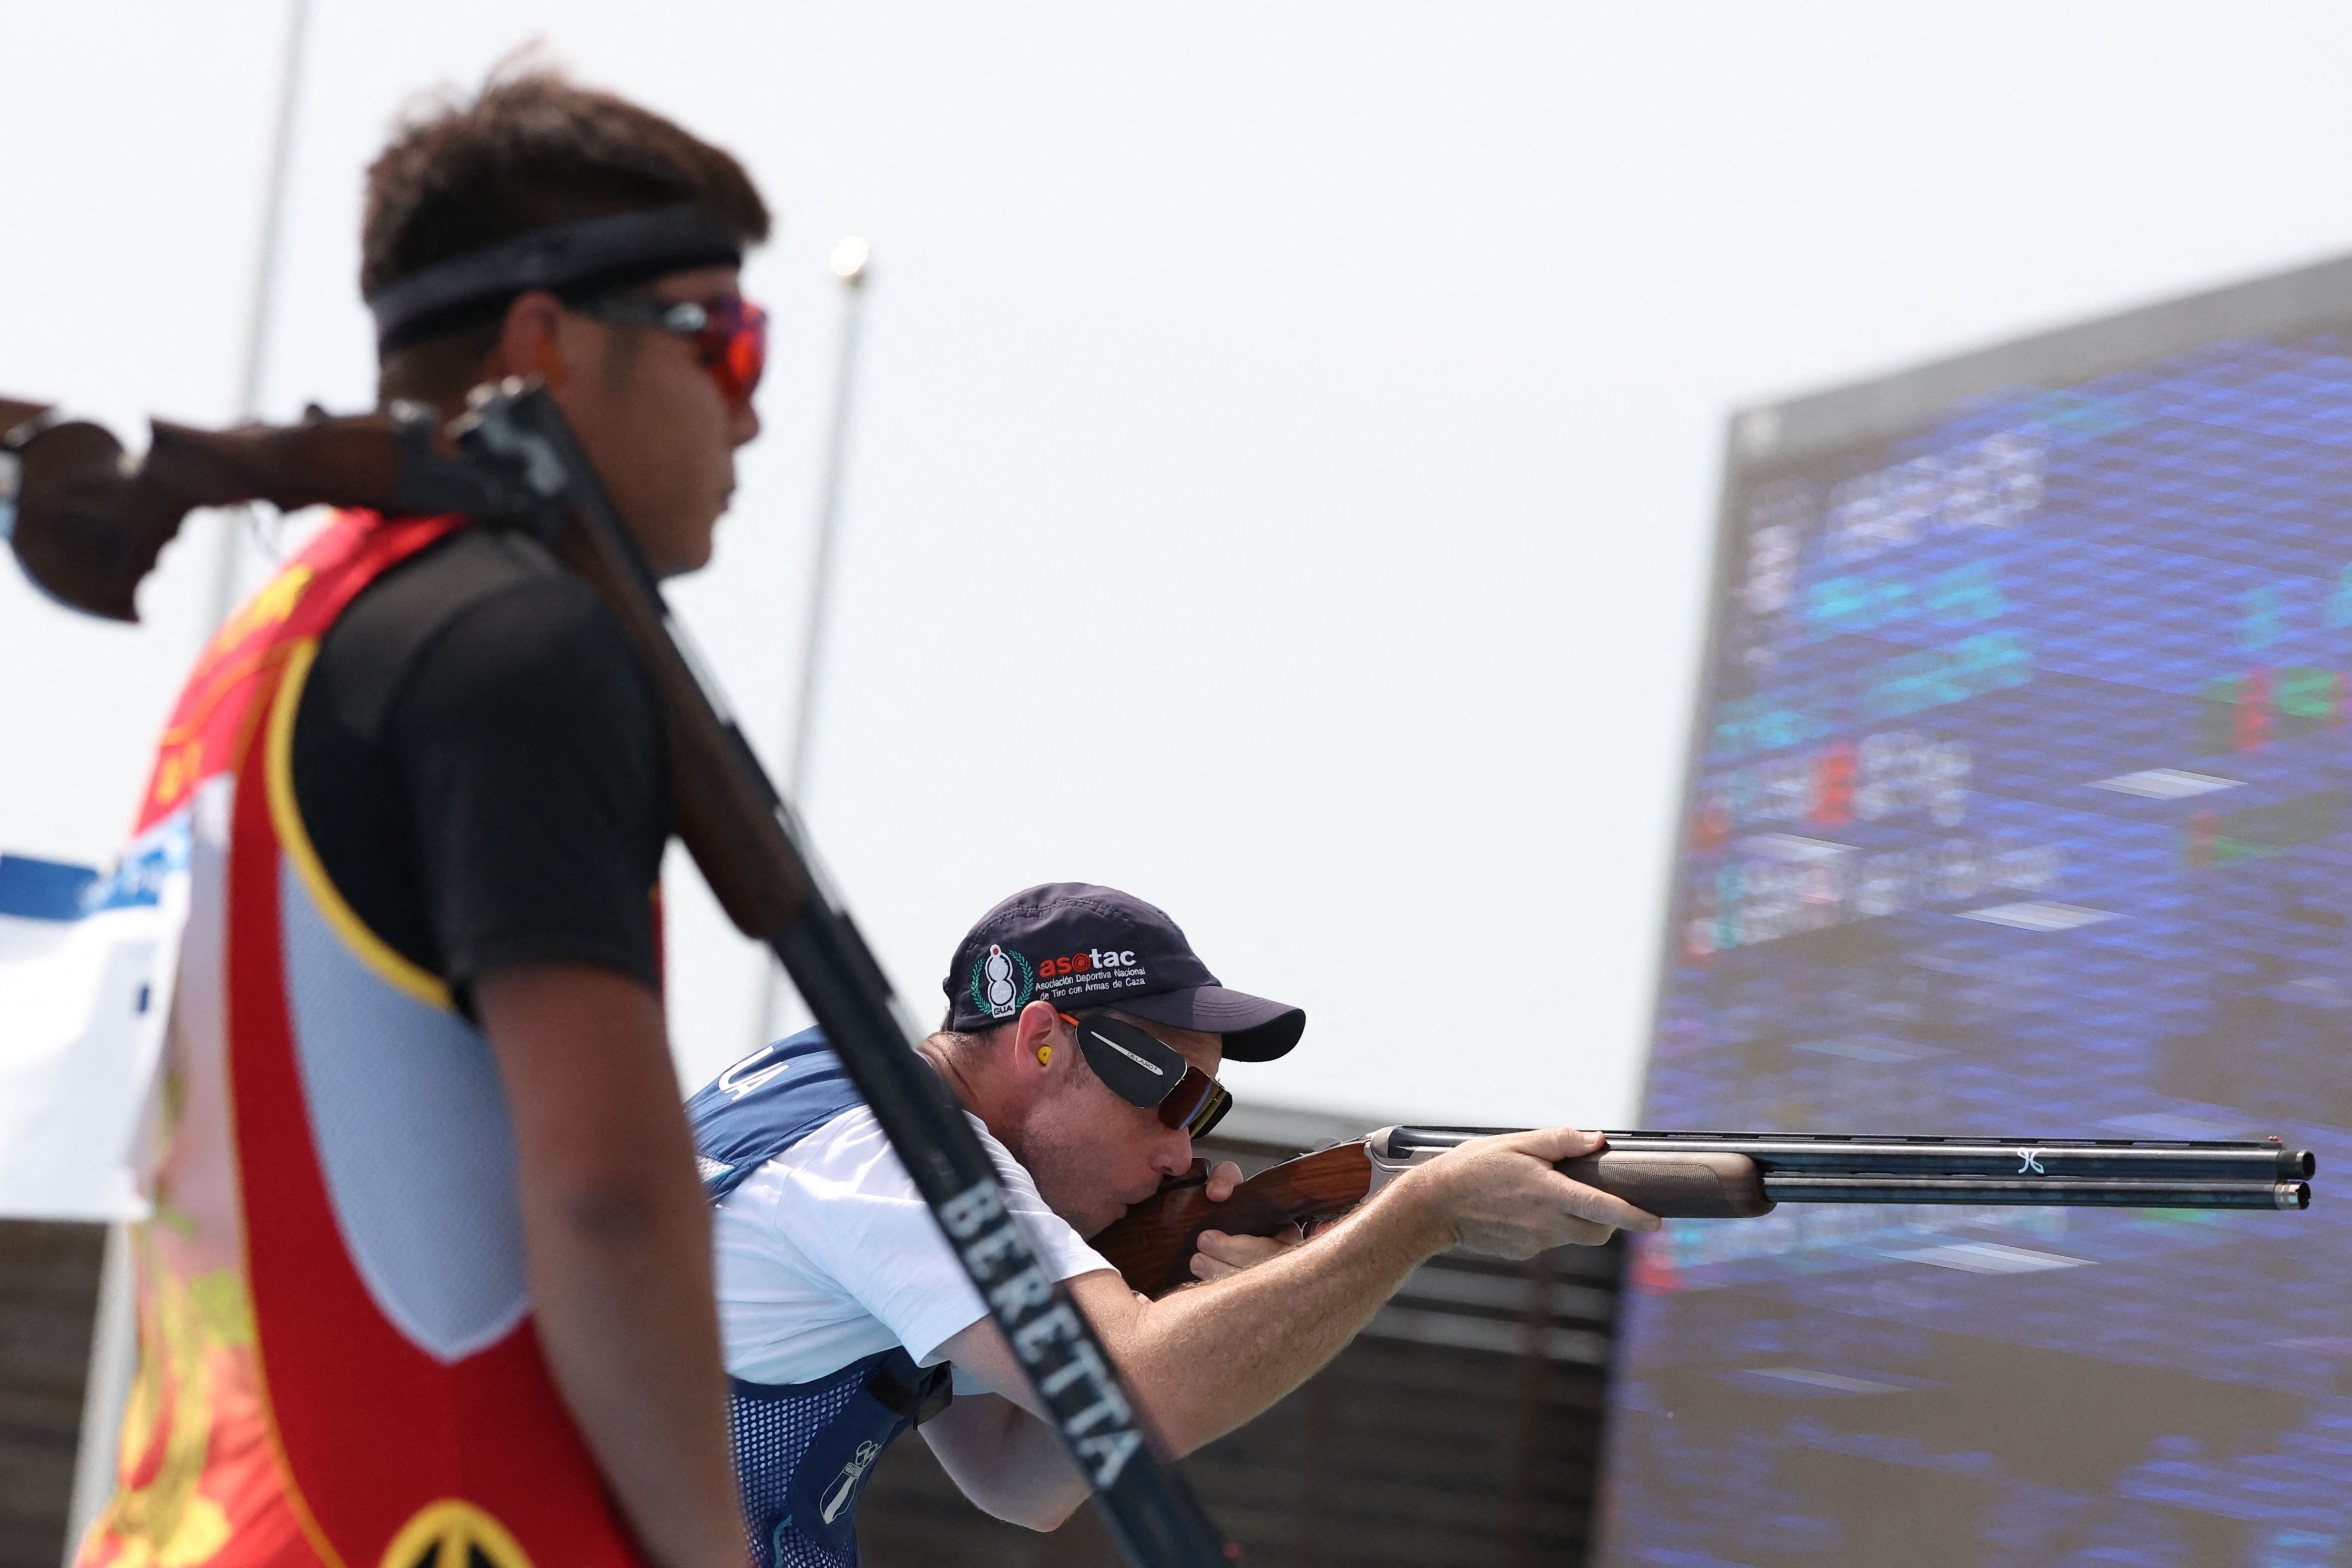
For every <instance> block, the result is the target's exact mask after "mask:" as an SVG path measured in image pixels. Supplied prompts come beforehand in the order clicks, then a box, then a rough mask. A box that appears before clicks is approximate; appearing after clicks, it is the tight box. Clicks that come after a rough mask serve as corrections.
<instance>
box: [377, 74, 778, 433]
mask: <svg viewBox="0 0 2352 1568" xmlns="http://www.w3.org/2000/svg"><path fill="white" fill-rule="evenodd" d="M680 203H691V204H693V205H696V206H698V207H700V208H702V209H703V211H704V212H706V213H708V214H709V216H711V217H712V218H714V219H716V220H717V221H718V222H719V224H720V225H722V226H725V227H726V228H727V229H728V230H730V232H732V233H733V234H734V235H735V236H736V237H737V238H739V239H740V240H741V241H742V242H743V243H745V244H747V245H748V244H752V243H755V242H757V241H759V240H762V239H765V238H767V237H768V224H769V220H768V207H767V204H766V203H765V202H763V201H761V199H760V193H759V190H758V189H757V188H756V187H755V186H754V185H753V184H751V176H750V175H749V174H745V173H744V172H743V165H742V164H741V163H738V162H736V160H735V159H734V157H733V156H732V155H730V153H725V152H723V151H721V150H720V149H719V148H717V147H714V146H712V145H711V144H710V143H709V142H704V141H701V140H699V139H698V138H697V137H695V136H693V135H691V134H689V133H688V132H686V131H685V130H683V129H682V128H680V127H679V126H678V125H677V124H676V123H675V122H673V121H669V120H666V119H664V118H663V117H662V116H660V115H658V114H656V113H654V112H653V111H652V110H647V109H641V108H639V107H638V106H637V105H635V104H634V103H631V102H629V101H628V100H626V99H624V98H621V97H618V96H617V95H615V94H613V93H609V92H602V91H598V90H596V89H591V88H584V87H581V86H579V85H577V84H575V83H573V82H572V81H571V80H570V79H567V78H566V77H565V76H564V75H563V74H562V72H561V71H559V70H557V69H555V68H551V67H549V66H546V65H530V66H526V67H522V68H501V69H499V70H495V71H493V72H492V74H491V77H490V79H489V80H488V82H487V83H485V84H484V86H483V88H482V89H481V91H480V92H478V93H477V94H476V95H475V96H474V98H473V99H472V100H470V101H459V100H452V99H447V98H444V99H441V100H437V101H436V102H433V103H430V104H428V105H426V106H425V108H424V109H422V110H417V111H412V112H411V113H410V114H409V115H408V116H407V117H406V118H404V120H403V121H402V122H401V124H400V126H399V127H398V129H397V130H395V131H394V134H393V138H392V141H391V142H390V143H389V144H388V145H386V146H385V148H384V150H383V152H382V153H379V154H378V155H377V157H376V160H375V162H374V163H371V164H370V165H369V166H368V172H367V205H366V214H365V216H364V217H363V218H362V220H361V225H360V292H361V294H362V295H363V296H368V295H373V294H375V293H377V292H378V291H380V290H381V289H384V288H385V287H386V286H388V285H390V284H393V283H396V282H398V281H400V280H401V279H404V278H407V277H409V276H411V275H412V274H415V273H416V272H419V271H422V270H423V269H424V268H427V267H431V266H433V265H435V264H436V263H438V262H442V261H446V260H449V259H450V258H454V257H459V256H465V255H468V254H470V253H471V252H474V251H477V250H481V249H484V248H486V247H489V246H493V245H497V244H499V243H500V242H501V241H504V240H509V239H512V238H514V237H517V236H518V235H523V234H529V233H530V232H531V231H533V230H535V229H541V228H550V227H552V226H555V225H557V224H564V223H573V222H577V221H579V220H581V219H583V218H596V217H608V216H613V215H614V214H616V213H625V212H636V211H640V210H643V209H645V208H648V207H666V206H675V205H678V204H680ZM505 303H506V302H505V301H499V300H492V301H488V302H487V303H486V304H484V305H482V306H480V307H478V308H476V309H474V310H471V311H468V312H467V313H466V314H465V315H463V316H461V317H459V318H458V319H455V320H452V321H449V322H447V323H446V324H445V325H443V326H441V327H440V328H439V330H437V331H433V335H431V336H428V337H425V338H423V339H421V340H420V341H417V342H411V343H406V344H402V345H397V346H394V347H393V348H390V349H388V350H386V351H384V352H383V354H382V355H381V356H380V357H381V362H382V363H381V374H380V375H379V379H378V390H379V393H380V395H382V396H383V397H385V398H392V397H421V398H425V399H427V400H429V401H436V402H446V401H448V400H450V399H452V398H454V397H455V396H456V395H459V394H462V393H463V392H464V391H465V390H466V388H467V384H469V383H470V382H471V380H472V377H473V374H474V373H475V371H476V370H477V369H478V367H479V365H480V364H481V362H482V360H483V359H484V358H485V357H486V356H488V353H490V351H491V349H492V348H494V347H495V346H496V345H497V342H498V331H499V321H501V320H502V319H503V317H504V315H505Z"/></svg>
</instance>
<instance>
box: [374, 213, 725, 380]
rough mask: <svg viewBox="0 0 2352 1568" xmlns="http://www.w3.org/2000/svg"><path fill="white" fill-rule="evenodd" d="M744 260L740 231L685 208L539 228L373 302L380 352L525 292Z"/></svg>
mask: <svg viewBox="0 0 2352 1568" xmlns="http://www.w3.org/2000/svg"><path fill="white" fill-rule="evenodd" d="M742 260H743V245H742V242H741V240H740V239H739V238H738V237H736V236H735V234H734V233H733V232H732V231H731V230H730V229H729V228H728V227H727V226H725V225H723V224H721V223H719V221H718V220H717V219H716V218H714V217H712V216H710V215H709V213H707V212H705V211H703V210H702V208H700V207H698V206H696V205H694V204H693V203H691V202H683V203H680V204H679V205H677V206H669V207H654V208H650V209H647V210H646V211H642V212H628V213H617V214H615V215H614V216H611V217H592V218H583V219H582V220H581V221H580V222H578V223H564V224H558V225H556V226H554V227H552V228H540V229H533V230H532V231H531V232H530V233H529V234H526V235H520V236H518V237H515V238H513V239H509V240H506V241H504V242H502V243H500V244H498V245H493V246H491V247H488V249H486V250H475V251H468V252H467V254H466V255H464V256H455V257H451V258H449V259H448V260H446V261H436V262H435V263H434V264H433V265H432V266H430V267H427V268H425V269H424V270H422V271H420V272H412V273H410V274H409V275H408V276H407V277H405V278H404V279H401V280H400V281H399V282H397V283H394V284H392V285H390V286H389V287H387V288H383V289H378V290H377V291H376V292H375V293H373V294H372V295H370V296H368V300H367V308H368V310H369V311H370V313H372V314H373V316H374V317H375V340H376V348H377V350H378V352H382V351H383V350H385V349H390V348H395V347H397V346H399V345H400V344H401V343H402V342H411V341H414V340H415V339H417V338H422V337H428V336H431V335H433V333H434V332H437V331H445V330H446V329H448V328H450V327H454V326H457V325H458V324H460V319H461V318H462V317H464V316H465V315H467V314H469V313H471V312H472V311H474V310H479V309H480V308H481V307H484V306H487V305H490V304H503V303H504V302H505V301H507V300H511V299H513V298H514V297H515V296H516V295H518V294H520V293H522V292H523V291H524V290H525V289H554V290H556V291H557V292H559V293H560V292H562V291H563V290H565V289H576V288H578V287H580V286H581V285H583V284H586V283H600V282H614V283H617V282H621V281H623V280H625V279H631V278H654V277H659V276H660V275H661V274H663V273H665V272H683V271H685V270H686V269H687V268H690V267H735V266H740V265H741V263H742ZM419 328H426V329H429V330H427V331H419V330H417V329H419Z"/></svg>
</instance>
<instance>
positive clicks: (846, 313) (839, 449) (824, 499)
mask: <svg viewBox="0 0 2352 1568" xmlns="http://www.w3.org/2000/svg"><path fill="white" fill-rule="evenodd" d="M872 258H873V253H872V251H871V250H870V249H869V248H868V247H867V246H866V242H865V241H864V240H862V239H859V238H857V237H855V236H852V237H849V238H847V239H845V240H843V241H842V242H841V243H840V244H838V245H836V246H835V247H833V257H832V262H833V275H834V276H835V278H838V279H841V343H840V348H839V352H838V353H837V354H836V356H835V360H834V381H833V428H832V430H831V431H830V432H829V434H828V438H827V440H826V442H825V452H824V479H823V480H822V488H821V489H819V490H818V492H817V504H816V545H815V551H814V556H813V557H812V559H811V561H810V563H809V591H808V613H807V614H806V615H805V616H803V618H802V626H801V633H802V635H801V689H800V695H799V698H798V700H796V701H795V702H794V704H793V715H792V751H791V752H788V753H787V754H786V756H785V758H784V798H785V799H786V800H788V801H790V802H792V803H793V806H794V807H795V808H797V807H798V806H799V805H800V801H801V796H802V795H803V792H804V791H805V790H806V789H807V788H808V781H809V758H810V755H811V753H812V752H813V751H814V747H815V742H816V710H817V694H818V690H819V684H820V680H821V679H822V677H823V674H824V640H825V638H824V634H825V627H826V624H827V622H828V620H829V619H830V616H831V610H832V605H833V558H834V554H835V546H836V543H837V542H838V536H839V534H840V531H841V486H842V475H843V470H844V468H845V467H846V462H845V458H846V457H847V454H848V450H849V414H850V402H851V394H852V393H853V392H854V391H855V390H856V378H857V342H858V331H857V329H858V325H859V323H860V321H862V320H863V319H864V314H865V311H864V305H865V300H866V271H867V263H868V262H869V261H870V260H871V259H872ZM763 958H764V962H763V963H762V964H761V973H760V1011H759V1014H758V1016H756V1017H755V1018H753V1019H752V1022H751V1027H752V1030H753V1032H754V1033H756V1034H757V1035H758V1036H759V1038H758V1039H756V1040H754V1041H752V1042H751V1043H752V1044H753V1045H754V1046H764V1045H766V1044H767V1043H768V1042H769V1041H770V1040H772V1039H773V1038H774V1035H773V1034H772V1032H771V1031H772V1030H773V1029H774V1028H775V1025H776V1008H777V1005H778V1004H779V1003H780V1002H782V999H783V981H784V972H783V966H782V964H780V963H777V962H776V960H775V955H774V954H772V953H767V954H764V955H763Z"/></svg>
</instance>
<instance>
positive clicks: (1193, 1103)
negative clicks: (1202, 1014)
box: [1055, 1013, 1234, 1138]
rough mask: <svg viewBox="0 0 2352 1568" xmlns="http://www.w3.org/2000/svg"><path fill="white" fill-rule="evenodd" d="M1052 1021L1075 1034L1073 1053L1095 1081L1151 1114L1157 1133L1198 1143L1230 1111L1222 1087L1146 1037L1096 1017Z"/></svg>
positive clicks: (1230, 1101)
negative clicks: (1083, 1057)
mask: <svg viewBox="0 0 2352 1568" xmlns="http://www.w3.org/2000/svg"><path fill="white" fill-rule="evenodd" d="M1055 1016H1057V1017H1059V1018H1060V1019H1061V1020H1062V1022H1064V1023H1066V1024H1067V1025H1069V1026H1070V1027H1071V1028H1073V1029H1076V1031H1077V1033H1078V1048H1079V1049H1080V1050H1082V1051H1084V1052H1086V1054H1087V1066H1088V1067H1090V1068H1094V1069H1095V1076H1096V1077H1097V1078H1098V1079H1102V1080H1103V1082H1105V1083H1107V1084H1108V1085H1110V1088H1111V1092H1112V1093H1114V1094H1116V1095H1118V1097H1119V1098H1120V1099H1121V1100H1125V1101H1127V1102H1128V1103H1129V1105H1134V1106H1140V1107H1141V1108H1142V1109H1144V1110H1158V1111H1159V1112H1160V1125H1161V1126H1162V1127H1172V1128H1178V1129H1181V1131H1183V1132H1184V1133H1185V1134H1186V1135H1188V1136H1190V1137H1193V1138H1204V1137H1206V1136H1208V1132H1209V1129H1211V1128H1212V1127H1214V1126H1215V1125H1216V1124H1217V1123H1218V1122H1220V1121H1223V1120H1224V1116H1225V1112H1226V1111H1228V1110H1232V1109H1233V1108H1234V1097H1233V1096H1232V1095H1231V1094H1229V1093H1227V1092H1226V1091H1225V1086H1224V1085H1223V1084H1221V1083H1219V1082H1218V1081H1217V1080H1216V1079H1213V1078H1211V1077H1210V1076H1209V1075H1208V1074H1207V1073H1204V1072H1202V1070H1201V1069H1200V1068H1196V1067H1194V1066H1193V1065H1192V1063H1191V1062H1188V1061H1186V1060H1185V1059H1184V1058H1183V1056H1182V1055H1181V1053H1180V1052H1178V1051H1177V1049H1176V1047H1173V1046H1171V1045H1170V1044H1168V1043H1167V1042H1166V1041H1165V1040H1162V1039H1160V1038H1159V1037H1157V1036H1154V1035H1152V1034H1150V1032H1149V1031H1147V1030H1143V1029H1139V1028H1137V1027H1136V1026H1134V1025H1132V1024H1129V1023H1125V1022H1122V1021H1121V1020H1119V1019H1117V1018H1113V1017H1110V1016H1108V1015H1106V1014H1102V1013H1089V1014H1087V1015H1086V1016H1084V1017H1082V1018H1074V1017H1072V1016H1070V1015H1069V1014H1067V1013H1059V1014H1056V1015H1055Z"/></svg>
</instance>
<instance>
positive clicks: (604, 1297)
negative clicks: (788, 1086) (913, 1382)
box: [475, 963, 745, 1568]
mask: <svg viewBox="0 0 2352 1568" xmlns="http://www.w3.org/2000/svg"><path fill="white" fill-rule="evenodd" d="M475 1003H476V1007H477V1011H478V1014H479V1016H480V1018H481V1025H482V1032H483V1033H484V1034H485V1035H487V1036H488V1037H489V1041H490V1048H491V1051H492V1053H493V1054H494V1055H495V1056H496V1058H498V1064H499V1073H500V1074H501V1076H502V1077H503V1078H504V1079H505V1082H506V1091H507V1100H508V1103H509V1106H510V1107H511V1108H512V1114H513V1117H514V1127H515V1142H516V1152H517V1155H518V1159H519V1164H520V1169H519V1178H520V1190H521V1198H522V1224H523V1243H524V1248H525V1251H526V1253H527V1255H528V1258H529V1260H530V1284H531V1294H532V1300H533V1310H534V1313H535V1316H536V1319H537V1326H538V1331H539V1339H540V1343H541V1346H542V1347H543V1348H544V1350H545V1352H546V1354H547V1361H548V1366H549V1368H550V1370H551V1372H552V1373H554V1377H555V1382H556V1386H557V1387H558V1388H559V1389H560V1390H561V1391H562V1394H563V1399H564V1403H565V1404H566V1405H568V1406H569V1407H570V1408H571V1411H572V1419H573V1420H574V1421H575V1422H577V1423H578V1425H579V1427H580V1432H581V1436H583V1437H584V1438H585V1439H586V1440H587V1443H588V1447H589V1450H590V1452H592V1453H593V1455H594V1456H595V1458H596V1463H597V1466H598V1468H600V1469H601V1470H602V1471H603V1472H604V1479H605V1481H606V1482H607V1484H609V1485H610V1486H611V1487H612V1489H613V1495H614V1498H615V1499H616V1500H618V1501H619V1503H620V1506H621V1510H622V1512H623V1513H624V1514H625V1515H626V1517H627V1519H628V1522H629V1525H630V1527H631V1529H632V1530H633V1531H635V1534H636V1537H637V1539H638V1541H639V1542H642V1543H643V1545H644V1546H645V1548H646V1554H647V1555H648V1557H649V1558H650V1559H651V1560H652V1561H653V1562H654V1563H658V1564H660V1568H742V1564H743V1562H744V1556H745V1553H744V1535H743V1525H742V1518H741V1515H740V1511H739V1510H738V1507H737V1503H736V1498H735V1481H734V1468H733V1464H732V1461H731V1459H730V1457H729V1454H728V1447H727V1414H726V1386H727V1384H726V1373H725V1370H724V1367H723V1366H722V1364H721V1362H720V1358H719V1324H718V1317H717V1314H716V1312H715V1311H714V1310H713V1309H712V1306H711V1293H710V1219H709V1210H708V1208H707V1207H706V1206H705V1205H704V1203H703V1199H702V1192H701V1188H700V1187H699V1186H698V1184H697V1183H696V1182H695V1179H694V1149H693V1145H692V1142H691V1141H690V1139H689V1138H688V1132H687V1127H686V1118H685V1114H684V1112H683V1111H682V1110H680V1109H679V1106H678V1099H677V1079H676V1077H675V1076H674V1069H673V1068H671V1066H670V1059H669V1049H668V1044H667V1036H666V1033H665V1031H664V1028H663V1024H662V1013H661V1000H660V998H659V997H657V996H656V995H655V994H654V993H653V992H651V991H649V990H647V989H646V987H645V986H644V985H643V984H640V983H638V982H637V981H635V980H632V979H629V978H627V977H626V976H625V975H622V974H620V973H615V972H614V971H612V970H607V969H600V968H595V967H593V966H590V965H586V964H577V963H549V964H530V965H524V966H520V967H517V968H513V969H507V970H499V971H497V972H495V973H491V974H488V975H486V976H484V977H483V979H482V980H481V982H480V983H479V984H478V985H477V986H476V987H475Z"/></svg>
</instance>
